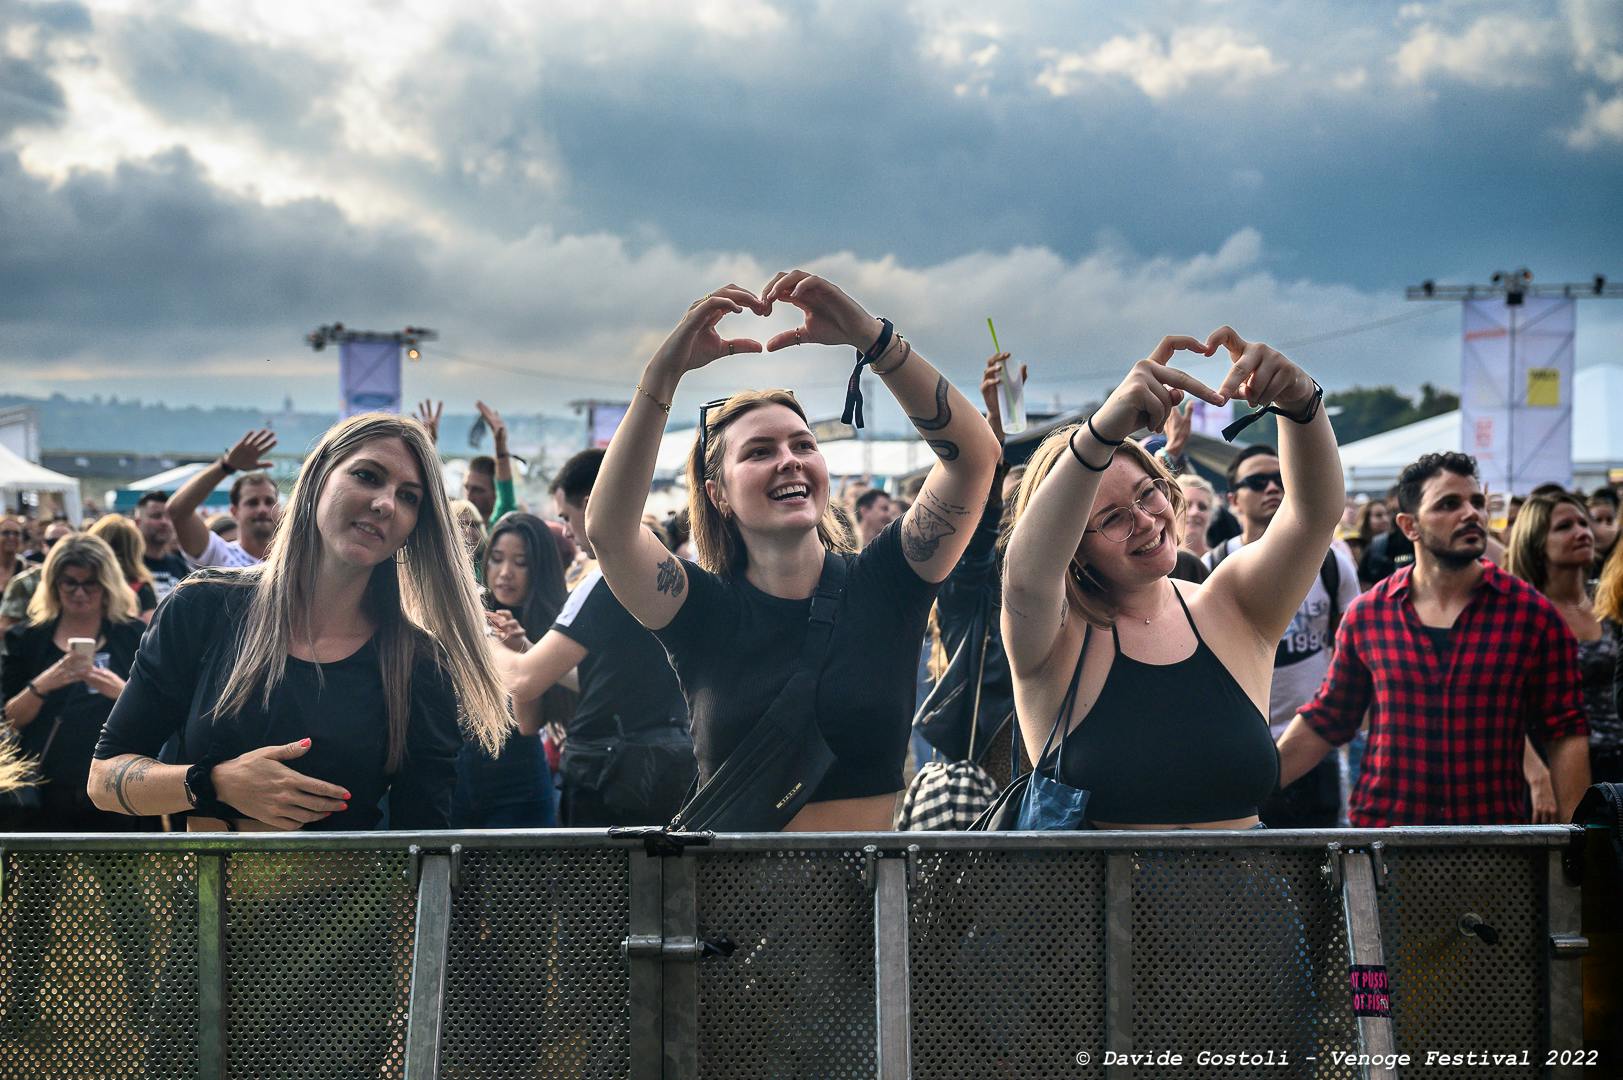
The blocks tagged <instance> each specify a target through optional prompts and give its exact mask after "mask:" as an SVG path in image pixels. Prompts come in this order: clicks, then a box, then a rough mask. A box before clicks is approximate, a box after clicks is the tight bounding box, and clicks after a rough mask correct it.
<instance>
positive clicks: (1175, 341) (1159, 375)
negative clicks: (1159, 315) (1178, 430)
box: [1093, 335, 1228, 439]
mask: <svg viewBox="0 0 1623 1080" xmlns="http://www.w3.org/2000/svg"><path fill="white" fill-rule="evenodd" d="M1215 347H1216V346H1214V345H1212V344H1210V343H1208V342H1203V341H1198V340H1196V339H1195V338H1192V337H1182V336H1178V335H1174V336H1171V337H1164V338H1162V339H1161V343H1160V344H1159V345H1157V346H1156V347H1155V351H1154V352H1152V353H1150V355H1149V356H1147V357H1146V358H1144V359H1143V360H1140V361H1139V362H1138V363H1136V364H1134V365H1133V367H1132V370H1130V371H1129V372H1128V373H1127V377H1126V378H1125V379H1123V380H1122V381H1121V384H1120V385H1119V386H1117V387H1116V389H1115V390H1113V391H1111V393H1110V397H1108V398H1106V399H1105V403H1104V404H1103V405H1101V406H1099V409H1098V411H1097V412H1095V413H1094V414H1093V426H1094V429H1095V431H1097V432H1098V434H1099V435H1101V436H1102V437H1104V438H1106V439H1125V438H1127V437H1128V436H1129V435H1131V434H1132V433H1133V432H1135V431H1137V430H1138V429H1139V428H1149V429H1150V430H1151V431H1160V430H1161V428H1162V427H1163V426H1164V425H1165V424H1166V422H1167V416H1168V415H1169V414H1170V413H1171V412H1172V410H1173V409H1174V408H1176V407H1177V406H1178V404H1179V403H1180V402H1182V401H1183V399H1184V395H1185V394H1193V395H1194V396H1195V397H1198V398H1200V399H1201V400H1202V401H1207V402H1210V403H1211V404H1213V405H1223V404H1224V403H1226V402H1227V401H1228V398H1227V397H1226V396H1224V393H1223V391H1221V390H1213V389H1212V388H1211V387H1209V386H1207V385H1206V384H1205V383H1203V382H1201V381H1200V380H1199V379H1197V378H1195V377H1194V376H1193V375H1191V374H1189V373H1188V372H1186V371H1180V370H1178V369H1177V368H1174V367H1168V366H1167V361H1168V360H1170V359H1172V354H1173V353H1175V352H1179V351H1184V352H1195V353H1200V354H1201V355H1202V356H1210V355H1211V354H1212V350H1213V349H1214V348H1215ZM1225 385H1227V384H1225Z"/></svg>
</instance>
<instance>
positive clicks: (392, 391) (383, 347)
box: [338, 341, 400, 418]
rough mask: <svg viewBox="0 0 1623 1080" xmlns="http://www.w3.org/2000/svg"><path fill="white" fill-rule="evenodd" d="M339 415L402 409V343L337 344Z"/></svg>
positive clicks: (392, 411)
mask: <svg viewBox="0 0 1623 1080" xmlns="http://www.w3.org/2000/svg"><path fill="white" fill-rule="evenodd" d="M338 393H339V407H338V415H339V417H340V418H343V417H345V416H354V415H355V414H356V413H363V412H391V413H397V412H399V411H400V345H399V343H398V342H394V341H346V342H344V343H343V344H341V345H340V346H339V347H338Z"/></svg>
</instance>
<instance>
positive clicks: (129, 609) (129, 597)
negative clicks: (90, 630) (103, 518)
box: [28, 533, 138, 625]
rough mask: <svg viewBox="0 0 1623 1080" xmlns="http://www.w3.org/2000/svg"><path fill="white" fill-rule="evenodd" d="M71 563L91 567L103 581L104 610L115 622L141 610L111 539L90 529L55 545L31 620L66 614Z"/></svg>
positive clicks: (42, 572) (32, 604)
mask: <svg viewBox="0 0 1623 1080" xmlns="http://www.w3.org/2000/svg"><path fill="white" fill-rule="evenodd" d="M70 566H76V567H78V568H79V569H81V570H89V571H90V572H91V573H92V574H95V575H96V581H97V582H99V583H100V585H101V610H102V614H103V615H105V616H106V617H107V619H108V620H109V621H111V622H115V623H118V622H126V621H128V620H130V619H133V618H135V617H136V615H137V614H138V612H137V605H136V602H135V593H134V592H132V591H131V590H130V583H129V580H128V579H127V578H125V577H124V571H123V569H122V568H120V567H119V565H118V556H117V555H114V554H113V549H112V548H110V547H108V546H107V541H105V540H103V539H102V538H101V537H99V536H91V535H90V534H89V533H72V534H70V535H68V536H64V537H63V538H62V539H60V540H58V541H57V542H56V543H54V544H52V545H51V550H50V552H49V553H48V554H47V555H46V556H45V566H44V568H43V569H41V570H40V572H39V573H40V578H39V585H38V586H37V587H36V588H35V589H34V596H33V599H31V600H29V601H28V621H29V622H31V623H34V624H35V625H38V624H40V623H47V622H50V621H51V620H52V619H57V618H60V617H61V616H62V595H61V593H60V592H58V589H60V588H61V585H62V572H63V571H64V570H66V569H67V568H68V567H70Z"/></svg>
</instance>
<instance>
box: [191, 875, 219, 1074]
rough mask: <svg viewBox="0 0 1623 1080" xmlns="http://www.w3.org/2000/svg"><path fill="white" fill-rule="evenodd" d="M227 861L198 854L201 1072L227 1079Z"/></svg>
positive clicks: (198, 1018) (199, 1039)
mask: <svg viewBox="0 0 1623 1080" xmlns="http://www.w3.org/2000/svg"><path fill="white" fill-rule="evenodd" d="M225 860H226V856H225V855H223V854H215V853H213V852H199V853H198V856H197V1075H198V1077H199V1080H225V1076H226V1026H225V1024H226V1016H225Z"/></svg>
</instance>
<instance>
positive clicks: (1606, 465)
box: [1341, 364, 1623, 494]
mask: <svg viewBox="0 0 1623 1080" xmlns="http://www.w3.org/2000/svg"><path fill="white" fill-rule="evenodd" d="M1572 397H1573V406H1572V482H1573V485H1574V486H1575V487H1578V488H1581V489H1584V490H1588V489H1590V488H1594V487H1599V486H1601V485H1602V484H1605V483H1607V480H1608V476H1607V474H1608V471H1609V470H1611V469H1617V468H1623V409H1620V408H1619V407H1620V406H1623V365H1620V364H1599V365H1596V366H1594V367H1587V368H1579V369H1578V371H1577V373H1576V374H1575V375H1574V376H1573V395H1572ZM1460 435H1461V433H1460V414H1459V412H1458V411H1457V410H1456V411H1455V412H1450V413H1443V414H1442V415H1441V416H1433V417H1431V418H1429V419H1426V420H1420V421H1417V422H1416V423H1413V424H1409V425H1408V426H1406V427H1401V428H1396V429H1394V430H1392V431H1383V432H1381V433H1380V434H1379V435H1371V436H1370V437H1369V438H1367V439H1359V440H1358V441H1357V442H1354V443H1348V444H1347V445H1346V446H1343V447H1342V448H1341V467H1342V470H1343V471H1344V472H1345V473H1346V478H1347V490H1348V491H1362V492H1368V493H1371V494H1376V493H1380V492H1384V491H1385V490H1386V489H1387V488H1389V487H1391V486H1392V485H1393V484H1395V483H1397V482H1398V473H1400V472H1402V471H1403V467H1404V466H1405V465H1407V464H1409V462H1411V461H1413V460H1415V459H1416V458H1418V457H1419V456H1420V455H1421V454H1428V453H1431V452H1433V451H1437V450H1459V449H1460V448H1461V447H1460V442H1461V439H1460Z"/></svg>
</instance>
